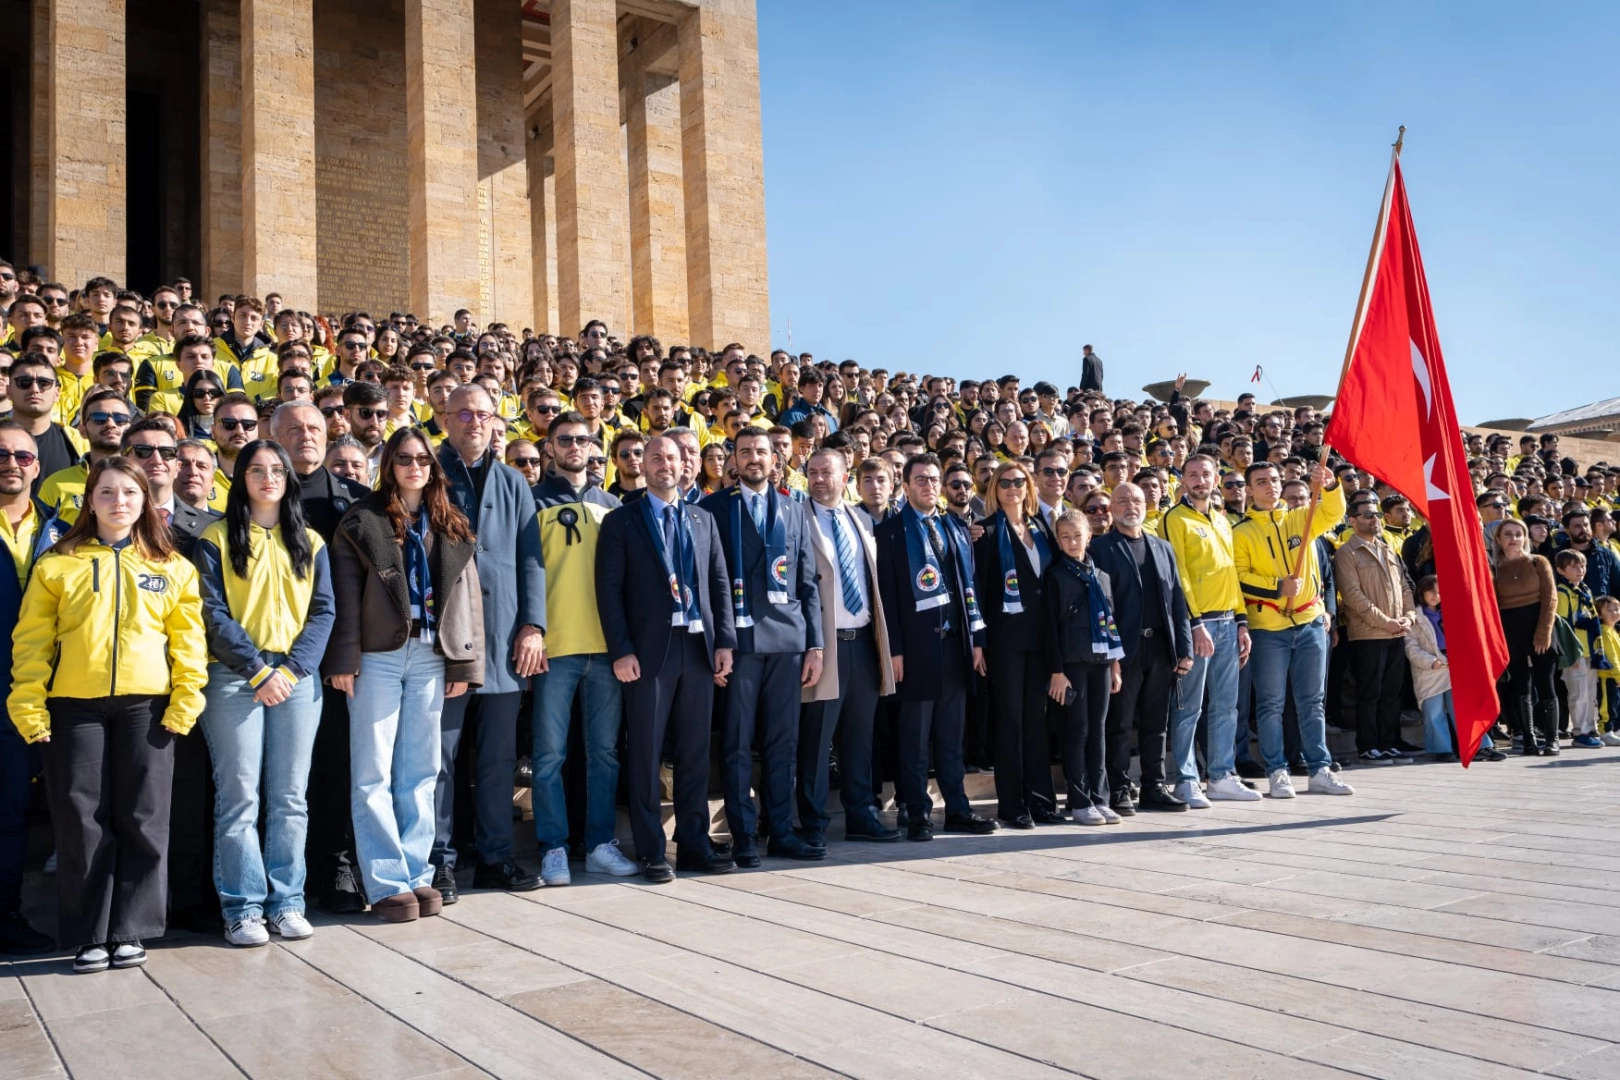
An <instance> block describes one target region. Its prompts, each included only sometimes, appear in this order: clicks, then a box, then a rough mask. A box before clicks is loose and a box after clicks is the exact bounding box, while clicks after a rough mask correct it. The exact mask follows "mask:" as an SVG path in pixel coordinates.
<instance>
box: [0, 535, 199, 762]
mask: <svg viewBox="0 0 1620 1080" xmlns="http://www.w3.org/2000/svg"><path fill="white" fill-rule="evenodd" d="M12 640H13V642H14V650H13V660H12V667H11V678H12V684H11V696H10V697H9V698H7V699H6V709H7V711H8V712H9V713H10V714H11V722H12V723H13V724H15V725H16V727H17V731H18V732H19V733H20V734H21V735H22V737H23V739H24V740H25V741H27V742H38V741H39V740H40V739H41V738H42V737H44V736H46V735H49V734H50V731H51V718H50V713H49V712H48V711H47V710H46V704H45V703H46V700H47V699H49V698H53V697H60V698H100V697H111V696H113V695H114V694H142V695H164V694H167V695H169V707H168V709H167V710H165V712H164V714H163V726H164V727H166V728H168V729H169V730H170V731H173V732H174V733H176V734H178V735H184V734H185V733H186V732H188V731H190V730H191V725H192V724H194V723H196V721H197V717H199V716H201V715H202V711H203V687H204V686H205V685H206V684H207V682H208V644H207V638H206V636H205V634H204V631H203V621H202V599H201V596H200V594H199V593H198V589H197V571H196V568H195V567H193V566H192V565H191V563H189V562H187V561H186V560H185V559H183V558H181V557H180V556H179V555H175V556H173V557H171V558H169V559H168V560H166V561H163V562H157V561H153V560H150V559H146V558H144V557H142V556H141V554H140V553H139V551H137V550H136V548H135V547H134V546H133V545H130V546H126V547H122V548H119V549H113V548H109V547H107V546H106V545H105V544H103V543H101V541H99V540H95V539H91V540H86V541H84V542H83V543H81V544H80V545H79V547H78V549H77V550H76V551H74V552H72V553H71V554H63V553H61V552H55V551H52V552H47V553H46V554H45V555H43V556H41V557H40V559H39V561H38V562H37V563H35V564H34V575H33V578H32V580H31V581H30V582H29V585H28V591H27V592H25V593H24V594H23V602H22V611H21V613H20V614H19V615H18V617H17V629H16V632H15V633H14V634H13V635H12ZM58 673H60V674H61V675H62V678H61V679H60V680H58V679H57V675H58Z"/></svg>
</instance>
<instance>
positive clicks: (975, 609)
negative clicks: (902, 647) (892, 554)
mask: <svg viewBox="0 0 1620 1080" xmlns="http://www.w3.org/2000/svg"><path fill="white" fill-rule="evenodd" d="M900 517H901V519H902V520H903V521H904V522H905V529H906V561H907V563H908V564H909V570H910V574H909V576H910V578H911V598H912V600H913V601H914V602H915V603H916V605H917V610H918V611H927V610H929V609H930V608H937V607H943V606H945V605H946V604H949V603H950V602H951V590H950V587H949V585H948V583H947V582H946V581H945V569H944V567H942V566H940V565H939V560H938V559H937V558H935V556H934V546H933V545H932V544H930V543H929V542H928V529H927V526H925V525H924V524H923V519H922V515H921V514H919V513H917V510H916V508H915V507H913V506H912V505H911V504H910V503H909V502H908V503H906V505H905V508H904V509H903V510H901V511H900ZM934 520H935V523H936V524H937V525H938V526H939V531H940V536H941V538H942V540H943V542H944V543H946V544H949V545H950V546H951V548H952V549H953V550H954V551H955V553H956V565H957V566H959V567H961V568H962V571H963V573H962V578H963V581H964V582H965V583H966V584H965V585H964V586H963V589H964V591H965V592H966V594H967V595H966V596H964V597H963V599H964V600H965V601H966V604H967V617H968V632H969V633H977V632H978V631H980V630H983V629H984V620H983V619H982V618H980V617H979V598H978V596H977V595H975V593H974V591H973V578H972V575H971V574H968V573H967V568H968V567H969V566H971V565H972V562H971V558H972V556H971V555H970V554H969V552H968V550H967V544H966V543H965V542H964V541H963V539H962V537H961V536H959V535H958V530H957V529H956V528H954V527H952V525H951V524H950V523H949V522H948V521H946V520H945V517H944V515H943V514H936V515H935V519H934Z"/></svg>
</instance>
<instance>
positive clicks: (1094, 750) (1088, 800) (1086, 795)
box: [996, 664, 1113, 810]
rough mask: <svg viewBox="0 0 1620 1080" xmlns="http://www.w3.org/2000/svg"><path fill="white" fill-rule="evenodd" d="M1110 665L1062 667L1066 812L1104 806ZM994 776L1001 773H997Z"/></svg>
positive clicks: (1106, 780) (1106, 797)
mask: <svg viewBox="0 0 1620 1080" xmlns="http://www.w3.org/2000/svg"><path fill="white" fill-rule="evenodd" d="M1112 672H1113V667H1112V665H1110V664H1065V665H1063V674H1064V675H1066V676H1068V679H1069V685H1070V686H1072V687H1074V700H1073V701H1071V702H1069V704H1067V705H1061V706H1059V712H1060V715H1061V717H1062V723H1063V778H1064V779H1065V780H1066V781H1068V784H1069V809H1070V810H1078V809H1080V808H1081V807H1085V806H1106V805H1107V803H1108V790H1109V788H1108V758H1107V751H1108V739H1107V727H1108V700H1109V683H1110V682H1111V681H1112V678H1113V674H1112ZM996 771H997V773H999V772H1000V771H1001V770H1000V769H997V770H996Z"/></svg>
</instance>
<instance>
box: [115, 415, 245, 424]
mask: <svg viewBox="0 0 1620 1080" xmlns="http://www.w3.org/2000/svg"><path fill="white" fill-rule="evenodd" d="M84 415H85V418H86V419H88V420H89V421H90V422H91V423H92V424H116V425H122V424H127V423H129V413H121V412H93V413H85V414H84ZM254 422H255V423H257V421H254Z"/></svg>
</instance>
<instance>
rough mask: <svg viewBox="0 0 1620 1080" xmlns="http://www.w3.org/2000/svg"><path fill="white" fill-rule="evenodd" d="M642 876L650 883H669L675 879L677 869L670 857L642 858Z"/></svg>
mask: <svg viewBox="0 0 1620 1080" xmlns="http://www.w3.org/2000/svg"><path fill="white" fill-rule="evenodd" d="M641 878H642V880H643V881H645V882H647V883H648V884H649V885H668V884H669V883H670V882H672V881H674V880H675V871H674V869H673V868H672V867H671V866H670V865H669V860H668V859H664V858H657V859H642V860H641Z"/></svg>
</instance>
